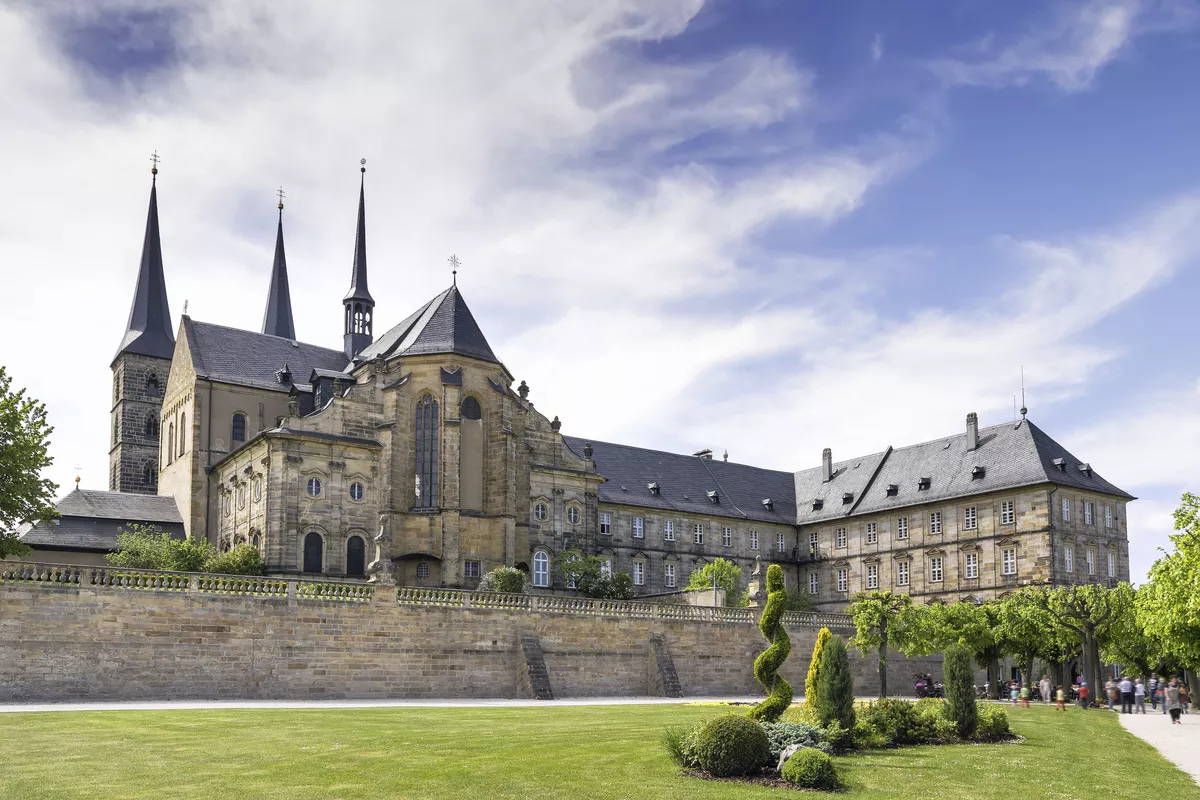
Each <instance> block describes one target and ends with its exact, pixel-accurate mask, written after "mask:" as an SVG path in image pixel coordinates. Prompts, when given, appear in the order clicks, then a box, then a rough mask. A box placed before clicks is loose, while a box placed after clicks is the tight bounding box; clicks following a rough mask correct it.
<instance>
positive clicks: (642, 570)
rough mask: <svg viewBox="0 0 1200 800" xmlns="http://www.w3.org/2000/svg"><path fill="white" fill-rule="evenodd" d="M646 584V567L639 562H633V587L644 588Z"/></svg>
mask: <svg viewBox="0 0 1200 800" xmlns="http://www.w3.org/2000/svg"><path fill="white" fill-rule="evenodd" d="M645 584H646V565H645V564H644V563H642V562H641V561H635V562H633V585H634V586H644V585H645Z"/></svg>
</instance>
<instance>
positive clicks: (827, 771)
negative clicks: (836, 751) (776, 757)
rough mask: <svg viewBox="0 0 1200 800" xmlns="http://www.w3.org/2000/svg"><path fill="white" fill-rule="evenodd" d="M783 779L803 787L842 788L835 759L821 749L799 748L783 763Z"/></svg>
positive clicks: (828, 789) (829, 789)
mask: <svg viewBox="0 0 1200 800" xmlns="http://www.w3.org/2000/svg"><path fill="white" fill-rule="evenodd" d="M782 775H783V779H784V780H785V781H787V782H788V783H791V784H795V785H796V786H799V787H801V788H803V789H825V790H827V791H833V790H835V789H840V788H841V785H842V782H841V781H840V780H838V775H837V770H836V769H834V766H833V759H832V758H830V757H829V756H828V755H826V754H825V753H822V752H821V751H820V750H799V751H797V752H796V753H794V754H793V755H792V757H791V758H789V759H788V760H787V761H786V762H784V765H783V771H782Z"/></svg>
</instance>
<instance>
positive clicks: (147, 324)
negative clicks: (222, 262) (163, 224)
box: [113, 180, 175, 361]
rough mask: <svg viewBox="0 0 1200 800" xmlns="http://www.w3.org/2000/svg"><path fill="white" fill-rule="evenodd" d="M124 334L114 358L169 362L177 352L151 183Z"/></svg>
mask: <svg viewBox="0 0 1200 800" xmlns="http://www.w3.org/2000/svg"><path fill="white" fill-rule="evenodd" d="M125 328H126V330H125V335H124V336H123V337H121V344H120V345H119V346H118V347H117V353H116V355H115V356H113V360H114V361H116V359H117V357H118V356H120V355H121V354H122V353H134V354H137V355H143V356H154V357H155V358H165V359H168V360H169V359H170V358H171V356H172V355H173V354H174V352H175V334H174V333H173V332H172V331H171V309H170V308H169V307H168V306H167V283H166V278H164V277H163V263H162V242H161V240H160V238H159V233H158V186H157V180H155V181H152V182H151V184H150V207H149V209H148V210H147V212H146V234H145V238H144V239H143V240H142V260H141V265H140V266H139V267H138V277H137V284H136V285H135V287H134V290H133V303H132V305H130V307H129V322H128V323H127V324H126V325H125Z"/></svg>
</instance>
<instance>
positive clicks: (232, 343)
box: [183, 316, 346, 392]
mask: <svg viewBox="0 0 1200 800" xmlns="http://www.w3.org/2000/svg"><path fill="white" fill-rule="evenodd" d="M183 330H184V335H185V336H186V337H187V342H188V347H189V348H190V349H191V352H192V363H193V365H194V366H195V369H196V374H197V375H198V376H200V377H202V378H210V379H212V380H214V381H220V382H221V383H232V384H235V385H237V386H253V387H254V388H256V389H268V390H271V391H276V392H287V391H288V390H290V389H291V385H290V384H283V383H280V382H279V379H278V378H276V377H275V372H276V370H278V369H279V368H280V367H282V366H283V365H284V364H287V365H288V367H289V368H290V369H291V372H292V375H293V376H296V377H300V376H304V377H308V376H309V375H312V372H313V370H314V369H325V370H330V371H333V372H338V373H340V372H342V370H344V369H345V368H346V355H345V353H343V352H342V351H341V350H330V349H329V348H327V347H318V346H317V345H315V344H305V343H304V342H297V341H294V340H292V339H284V338H281V337H279V336H271V335H270V334H266V333H255V332H253V331H243V330H238V329H237V328H226V327H225V326H223V325H213V324H211V323H208V322H197V321H196V320H194V319H192V318H191V317H186V316H185V317H184V318H183Z"/></svg>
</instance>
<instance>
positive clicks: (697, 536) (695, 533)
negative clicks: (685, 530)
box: [692, 522, 704, 544]
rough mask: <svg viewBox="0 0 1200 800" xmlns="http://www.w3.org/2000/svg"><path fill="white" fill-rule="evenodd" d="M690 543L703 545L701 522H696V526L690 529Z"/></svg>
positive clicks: (702, 526)
mask: <svg viewBox="0 0 1200 800" xmlns="http://www.w3.org/2000/svg"><path fill="white" fill-rule="evenodd" d="M692 543H693V544H704V524H703V523H701V522H697V523H696V526H695V527H694V528H692Z"/></svg>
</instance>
